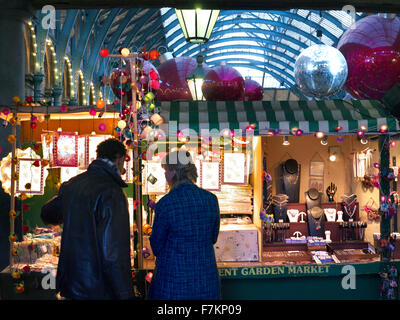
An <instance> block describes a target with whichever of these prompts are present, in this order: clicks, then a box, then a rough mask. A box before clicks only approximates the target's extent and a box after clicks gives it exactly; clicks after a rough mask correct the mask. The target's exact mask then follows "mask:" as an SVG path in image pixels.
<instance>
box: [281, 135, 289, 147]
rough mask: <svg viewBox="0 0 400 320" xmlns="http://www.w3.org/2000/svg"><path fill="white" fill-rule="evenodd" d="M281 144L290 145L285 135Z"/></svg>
mask: <svg viewBox="0 0 400 320" xmlns="http://www.w3.org/2000/svg"><path fill="white" fill-rule="evenodd" d="M282 145H283V146H289V145H290V142H289V137H286V136H285V137H284V139H283V142H282Z"/></svg>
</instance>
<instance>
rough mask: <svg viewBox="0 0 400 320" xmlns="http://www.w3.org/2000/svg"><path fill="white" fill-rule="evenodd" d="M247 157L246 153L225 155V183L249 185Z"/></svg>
mask: <svg viewBox="0 0 400 320" xmlns="http://www.w3.org/2000/svg"><path fill="white" fill-rule="evenodd" d="M246 173H247V170H246V155H245V154H244V153H225V154H224V183H226V184H247V174H246Z"/></svg>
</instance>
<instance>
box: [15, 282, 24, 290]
mask: <svg viewBox="0 0 400 320" xmlns="http://www.w3.org/2000/svg"><path fill="white" fill-rule="evenodd" d="M15 291H16V292H17V293H23V292H24V291H25V286H24V282H23V281H22V282H20V283H18V284H17V285H16V286H15Z"/></svg>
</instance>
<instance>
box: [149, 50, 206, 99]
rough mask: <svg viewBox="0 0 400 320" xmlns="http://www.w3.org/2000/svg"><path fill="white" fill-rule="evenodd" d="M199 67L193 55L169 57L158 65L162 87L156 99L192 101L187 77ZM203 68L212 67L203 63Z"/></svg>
mask: <svg viewBox="0 0 400 320" xmlns="http://www.w3.org/2000/svg"><path fill="white" fill-rule="evenodd" d="M196 67H197V62H196V59H194V58H192V57H176V58H173V59H169V60H167V61H165V62H164V63H162V64H161V65H160V66H159V67H158V69H157V70H158V72H159V74H160V88H159V89H158V91H157V94H156V98H155V99H156V101H177V100H186V101H192V100H193V99H192V95H191V93H190V90H189V87H188V85H187V82H186V77H187V76H188V75H190V74H191V73H192V71H193V70H194V69H196ZM203 68H204V69H205V70H206V71H209V70H210V68H209V67H208V66H207V65H206V64H205V63H203Z"/></svg>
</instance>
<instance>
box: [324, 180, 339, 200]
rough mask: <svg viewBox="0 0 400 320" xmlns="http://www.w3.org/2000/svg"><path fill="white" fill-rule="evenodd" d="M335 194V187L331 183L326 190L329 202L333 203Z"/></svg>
mask: <svg viewBox="0 0 400 320" xmlns="http://www.w3.org/2000/svg"><path fill="white" fill-rule="evenodd" d="M336 192H337V186H336V185H335V184H334V183H332V182H331V185H330V186H329V187H328V188H327V189H326V195H327V196H328V201H329V202H334V201H335V200H334V198H333V197H334V196H335V194H336Z"/></svg>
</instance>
